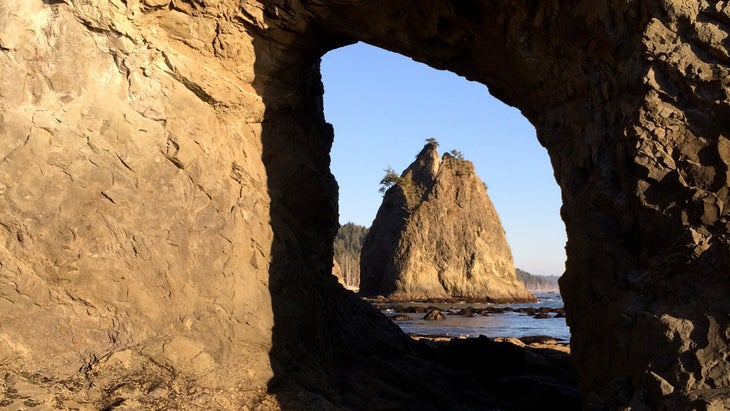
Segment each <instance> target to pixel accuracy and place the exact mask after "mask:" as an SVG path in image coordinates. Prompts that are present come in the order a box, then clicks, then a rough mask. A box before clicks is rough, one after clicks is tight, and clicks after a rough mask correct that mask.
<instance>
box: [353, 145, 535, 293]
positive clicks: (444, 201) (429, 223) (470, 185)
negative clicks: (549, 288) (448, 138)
mask: <svg viewBox="0 0 730 411" xmlns="http://www.w3.org/2000/svg"><path fill="white" fill-rule="evenodd" d="M360 271H361V277H360V291H361V293H363V294H364V295H370V296H372V295H378V294H382V295H385V296H388V297H389V298H392V299H429V298H448V297H464V298H474V299H484V300H489V301H499V302H506V301H531V300H534V296H533V295H532V294H530V293H529V292H528V291H527V290H526V289H525V287H524V285H523V284H522V283H521V282H520V281H518V280H517V278H516V275H515V267H514V263H513V260H512V253H511V251H510V248H509V244H507V238H506V235H505V233H504V229H503V228H502V223H501V222H500V220H499V216H498V215H497V212H496V210H495V209H494V206H493V205H492V202H491V200H490V199H489V196H488V195H487V189H486V186H485V184H484V183H483V182H482V181H481V180H480V179H479V177H478V176H477V175H476V173H475V171H474V165H473V164H472V163H471V162H470V161H467V160H464V159H463V158H460V156H457V157H455V156H453V155H451V154H444V156H443V159H442V160H440V159H439V154H438V151H437V144H436V143H435V142H429V143H427V144H426V145H425V146H424V147H423V149H422V150H421V152H420V153H419V154H418V156H417V157H416V160H415V161H414V162H413V163H412V164H411V165H410V166H408V168H407V169H406V170H405V171H404V172H403V174H402V175H401V177H400V179H398V181H397V183H396V184H394V185H393V186H392V187H391V188H390V189H388V191H387V192H386V193H385V196H384V198H383V204H382V205H381V207H380V209H379V210H378V214H377V216H376V218H375V221H373V225H372V227H371V229H370V232H369V233H368V236H367V237H366V239H365V244H364V245H363V249H362V256H361V268H360Z"/></svg>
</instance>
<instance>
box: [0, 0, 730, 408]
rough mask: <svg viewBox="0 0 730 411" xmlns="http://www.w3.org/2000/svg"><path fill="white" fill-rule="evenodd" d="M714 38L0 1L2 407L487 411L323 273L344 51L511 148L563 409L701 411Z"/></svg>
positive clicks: (524, 12)
mask: <svg viewBox="0 0 730 411" xmlns="http://www.w3.org/2000/svg"><path fill="white" fill-rule="evenodd" d="M729 25H730V6H729V5H728V3H727V2H725V1H696V2H693V1H681V0H661V1H659V0H649V1H642V2H638V1H609V0H604V1H599V0H570V1H568V0H565V1H545V2H533V1H527V0H524V1H508V2H506V1H505V2H502V1H500V2H497V1H483V2H477V1H462V0H458V1H457V0H454V1H447V0H437V1H432V2H428V4H427V5H424V3H422V2H411V1H406V0H387V1H385V0H382V1H379V0H371V1H324V0H307V1H304V0H301V1H283V0H271V1H266V2H258V1H254V0H244V1H239V0H236V1H234V0H143V1H132V0H128V1H126V2H124V1H118V0H110V1H98V0H65V1H63V2H61V1H50V0H49V1H40V0H4V1H3V2H0V74H1V75H0V113H2V116H1V119H0V146H1V147H0V150H2V152H1V154H0V231H2V232H3V239H4V241H3V242H2V243H1V244H0V262H1V263H2V266H1V267H0V317H1V318H2V321H0V367H2V371H3V375H4V379H3V381H2V382H0V388H2V389H3V390H4V395H5V397H6V398H9V399H3V400H2V401H13V404H11V405H12V406H14V407H15V406H18V405H17V404H15V401H22V402H25V401H29V403H30V401H31V400H33V401H38V402H43V403H44V404H45V405H48V404H51V403H53V404H61V405H59V406H58V407H69V408H83V407H93V408H113V407H125V406H126V407H127V408H131V409H139V408H145V407H153V406H160V407H164V408H233V409H241V408H243V406H242V404H246V405H249V406H254V405H259V406H260V408H272V407H279V406H281V407H284V408H286V407H288V408H290V409H291V408H294V406H296V407H298V409H301V408H306V409H327V408H332V407H336V406H340V407H343V406H346V405H347V404H350V405H351V406H355V405H356V406H358V407H361V408H373V409H374V408H380V409H383V408H389V407H390V408H398V407H399V406H400V408H403V407H404V406H405V405H404V404H409V403H421V404H426V405H428V406H429V407H431V408H439V406H441V408H445V407H446V404H444V402H443V401H444V400H443V399H444V398H455V401H457V402H458V403H457V404H455V403H451V404H449V405H450V406H451V407H452V408H460V407H461V408H467V405H469V404H471V406H472V409H473V408H476V406H475V404H477V403H481V404H482V407H483V408H484V405H483V404H493V405H494V407H495V408H497V407H500V408H505V407H504V406H503V405H497V404H498V401H496V400H495V398H494V396H491V395H487V394H475V393H473V392H470V391H468V390H466V389H464V388H463V387H474V385H473V384H471V385H469V384H467V381H465V380H464V379H460V377H459V376H458V374H456V373H455V371H453V370H445V369H444V368H438V367H431V365H430V364H429V363H428V362H426V361H425V360H424V359H423V358H422V357H419V356H418V355H417V353H415V352H414V351H413V350H412V349H411V348H409V344H408V342H407V340H406V339H405V338H404V337H403V336H402V334H400V333H399V332H398V330H397V329H396V328H395V327H394V326H391V325H389V323H388V321H387V320H386V319H384V318H383V317H382V316H380V315H378V314H377V313H375V312H374V310H372V309H371V308H370V307H368V306H367V305H364V304H361V303H359V302H358V301H357V300H356V299H353V298H351V297H350V295H349V294H347V293H345V292H344V291H342V290H341V288H340V287H339V286H337V285H336V282H335V279H334V277H332V276H331V274H330V272H331V267H332V266H331V262H332V250H331V244H332V238H333V237H334V233H335V229H336V227H337V218H336V217H337V213H336V184H335V183H334V181H333V179H332V176H331V175H330V173H329V170H328V163H329V157H328V152H329V149H330V145H331V140H332V138H333V134H332V129H331V127H330V126H328V125H327V124H326V123H325V121H324V117H323V115H322V101H321V95H322V89H321V84H320V80H319V73H318V71H319V70H318V63H317V62H318V59H319V57H320V56H322V55H323V54H324V53H325V52H327V51H328V50H330V49H332V48H335V47H339V46H343V45H346V44H349V43H352V42H355V41H357V40H362V41H367V42H370V43H372V44H375V45H378V46H381V47H383V48H387V49H389V50H392V51H395V52H399V53H402V54H405V55H408V56H411V57H413V58H415V59H417V60H419V61H422V62H425V63H427V64H429V65H431V66H433V67H436V68H441V69H450V70H452V71H454V72H456V73H458V74H460V75H463V76H465V77H467V78H469V79H471V80H474V81H479V82H482V83H484V84H486V85H488V86H489V88H490V91H491V92H492V94H493V95H495V96H497V97H499V98H500V99H502V100H503V101H504V102H506V103H508V104H511V105H514V106H516V107H518V108H519V109H520V110H521V111H522V113H523V114H524V115H525V116H526V117H527V118H528V119H529V120H530V121H531V122H532V123H533V124H534V125H535V127H536V129H537V133H538V138H539V140H540V142H541V143H542V144H543V145H544V146H545V147H546V148H547V149H548V152H549V154H550V157H551V161H552V163H553V166H554V169H555V176H556V179H557V181H558V183H559V184H560V187H561V189H562V192H563V200H564V206H563V210H562V213H563V218H564V220H565V223H566V228H567V232H568V239H569V241H568V245H567V253H568V262H567V267H566V270H567V272H566V275H565V276H564V277H563V280H562V283H561V287H562V292H563V294H564V297H565V302H566V309H567V311H568V320H569V323H570V326H571V329H572V332H573V340H572V347H571V349H572V355H573V357H574V359H575V360H576V363H577V365H578V367H577V368H578V370H577V371H578V374H579V378H580V384H581V388H582V390H583V393H584V398H585V400H584V401H585V405H586V406H588V407H595V408H597V409H601V408H604V409H605V408H609V409H610V408H622V407H626V406H631V407H632V409H693V408H694V409H711V408H712V407H715V408H721V407H722V406H727V404H728V402H730V400H729V399H728V396H730V394H728V393H729V391H730V380H729V378H730V377H728V376H730V372H729V370H728V361H727V359H728V356H729V355H730V352H729V349H728V347H729V346H730V318H729V317H728V312H730V299H728V298H727V295H729V294H730V281H728V275H727V273H728V272H730V257H729V256H730V238H729V237H730V236H729V235H728V232H729V231H730V226H729V224H730V218H729V217H730V215H729V214H730V208H728V207H727V206H726V204H727V202H728V195H729V194H728V191H729V190H728V181H729V179H730V176H728V170H730V152H729V150H730V148H729V145H730V133H729V132H728V130H729V129H730V120H728V119H730V96H729V94H730V91H729V90H730V84H729V82H730V57H729V56H730V53H729V51H728V49H729V48H730V47H729V45H728V40H727V39H728V32H729V30H728V26H729ZM332 307H338V309H332ZM312 330H317V333H312V332H311V331H312ZM424 370H425V371H424ZM272 375H273V377H272ZM445 375H449V376H450V377H449V378H444V376H445ZM373 376H378V378H373ZM451 377H453V378H451ZM362 381H368V382H369V383H370V384H369V385H368V386H365V385H363V384H362ZM444 381H447V382H448V383H449V384H452V385H451V387H450V388H448V387H447V388H444V386H443V384H446V383H445V382H444ZM430 384H433V387H431V386H430ZM459 384H462V385H461V386H460V385H459ZM438 387H440V388H438ZM460 387H462V388H460ZM267 390H269V391H268V392H276V393H277V396H276V398H273V397H271V396H269V394H267ZM15 397H18V398H15ZM23 398H25V399H23ZM160 404H163V405H160ZM292 404H294V405H292ZM6 405H7V404H6ZM11 405H8V406H11ZM462 405H463V406H462ZM3 406H5V405H3ZM24 406H28V407H30V405H27V404H26V405H24Z"/></svg>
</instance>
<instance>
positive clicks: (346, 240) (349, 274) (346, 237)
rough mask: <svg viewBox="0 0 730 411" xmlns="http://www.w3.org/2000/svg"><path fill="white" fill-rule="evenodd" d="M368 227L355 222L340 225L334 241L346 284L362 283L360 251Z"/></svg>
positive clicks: (337, 259)
mask: <svg viewBox="0 0 730 411" xmlns="http://www.w3.org/2000/svg"><path fill="white" fill-rule="evenodd" d="M367 233H368V229H367V228H366V227H363V226H361V225H357V224H355V223H347V224H344V225H342V226H340V229H339V231H337V235H336V236H335V241H334V243H333V246H334V251H335V260H336V261H337V263H338V264H339V265H340V270H341V271H342V278H343V280H344V281H345V285H347V286H349V287H357V286H359V285H360V251H361V250H362V245H363V243H364V242H365V236H366V235H367Z"/></svg>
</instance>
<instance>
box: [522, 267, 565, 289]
mask: <svg viewBox="0 0 730 411" xmlns="http://www.w3.org/2000/svg"><path fill="white" fill-rule="evenodd" d="M517 279H518V280H520V281H522V282H523V283H524V284H525V288H527V289H528V290H530V291H558V289H559V287H558V276H555V275H550V276H548V275H534V274H530V273H528V272H527V271H524V270H520V269H519V268H518V269H517Z"/></svg>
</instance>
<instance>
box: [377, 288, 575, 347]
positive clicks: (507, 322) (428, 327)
mask: <svg viewBox="0 0 730 411" xmlns="http://www.w3.org/2000/svg"><path fill="white" fill-rule="evenodd" d="M534 294H535V296H536V297H537V299H538V302H537V303H526V304H473V303H457V304H450V303H447V304H426V303H403V304H382V305H381V310H382V311H383V312H384V313H385V314H386V315H388V316H392V315H395V314H405V315H407V316H409V317H410V318H411V319H410V320H407V321H394V322H395V323H396V324H398V326H400V328H401V329H402V330H403V331H404V332H406V333H407V334H417V335H433V336H440V335H443V336H448V337H478V336H479V335H485V336H487V337H489V338H495V337H515V338H520V337H526V336H535V335H547V336H550V337H553V338H555V339H557V340H558V341H560V342H565V343H568V342H570V329H569V328H568V325H567V324H566V323H565V318H564V317H554V316H555V314H554V313H551V314H550V318H534V317H533V316H531V315H528V314H525V313H520V312H513V311H506V312H504V313H497V314H488V315H486V316H483V315H481V314H479V313H478V312H479V311H480V309H484V308H487V307H495V308H501V307H512V308H513V309H518V308H527V307H533V308H536V309H539V308H540V307H548V308H562V307H563V299H562V298H561V296H560V293H558V292H535V293H534ZM419 305H420V306H424V307H427V306H436V307H438V308H439V309H440V310H441V311H442V313H443V314H444V315H445V316H446V319H445V320H441V321H427V320H424V319H423V316H424V315H425V314H424V313H403V312H400V311H399V310H402V309H403V308H402V307H406V306H419ZM467 307H472V308H474V309H475V314H474V316H473V317H464V316H461V315H449V314H448V312H449V311H452V312H454V311H456V310H459V309H462V308H467Z"/></svg>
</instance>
